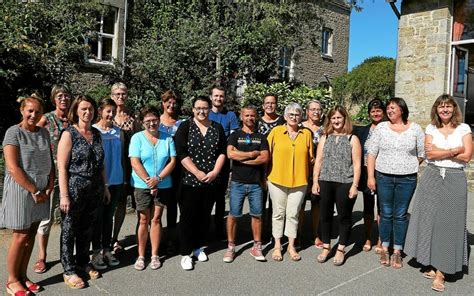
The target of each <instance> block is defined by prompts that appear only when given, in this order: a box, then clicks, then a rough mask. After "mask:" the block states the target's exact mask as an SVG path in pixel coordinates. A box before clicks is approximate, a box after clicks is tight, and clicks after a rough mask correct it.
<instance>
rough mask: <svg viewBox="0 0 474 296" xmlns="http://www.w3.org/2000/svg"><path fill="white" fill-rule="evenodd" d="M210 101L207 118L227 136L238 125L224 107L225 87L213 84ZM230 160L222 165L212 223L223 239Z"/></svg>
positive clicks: (230, 112) (217, 234) (235, 117)
mask: <svg viewBox="0 0 474 296" xmlns="http://www.w3.org/2000/svg"><path fill="white" fill-rule="evenodd" d="M209 97H210V99H211V102H212V108H211V111H210V112H209V119H210V120H212V121H215V122H217V123H220V124H221V125H222V127H223V128H224V132H225V135H226V137H227V138H229V135H230V134H231V133H233V132H234V131H236V130H237V129H238V128H239V127H240V125H239V120H238V119H237V116H236V115H235V113H234V112H232V111H227V110H226V109H225V108H224V104H225V99H226V98H225V89H224V88H223V87H222V86H220V85H213V86H212V88H211V91H210V94H209ZM229 171H230V161H229V159H227V158H226V162H225V164H224V167H223V168H222V170H221V172H220V176H221V183H220V184H219V185H218V189H217V194H216V196H215V200H214V201H215V203H216V211H215V214H214V225H215V231H216V237H217V238H222V239H225V234H224V212H225V194H226V192H227V184H228V183H229Z"/></svg>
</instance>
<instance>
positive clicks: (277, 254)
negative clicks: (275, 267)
mask: <svg viewBox="0 0 474 296" xmlns="http://www.w3.org/2000/svg"><path fill="white" fill-rule="evenodd" d="M272 259H273V260H275V261H277V262H280V261H282V260H283V256H282V255H281V249H280V248H274V249H273V252H272Z"/></svg>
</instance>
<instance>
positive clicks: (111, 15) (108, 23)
mask: <svg viewBox="0 0 474 296" xmlns="http://www.w3.org/2000/svg"><path fill="white" fill-rule="evenodd" d="M114 29H115V9H110V11H109V12H108V14H107V15H104V25H103V31H102V32H103V33H107V34H114Z"/></svg>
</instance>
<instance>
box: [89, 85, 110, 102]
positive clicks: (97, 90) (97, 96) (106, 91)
mask: <svg viewBox="0 0 474 296" xmlns="http://www.w3.org/2000/svg"><path fill="white" fill-rule="evenodd" d="M86 95H88V96H89V97H91V98H93V99H94V100H95V101H96V102H99V101H100V100H102V99H103V98H106V97H110V86H108V85H104V84H98V85H97V86H96V87H94V88H92V89H90V90H89V91H87V93H86Z"/></svg>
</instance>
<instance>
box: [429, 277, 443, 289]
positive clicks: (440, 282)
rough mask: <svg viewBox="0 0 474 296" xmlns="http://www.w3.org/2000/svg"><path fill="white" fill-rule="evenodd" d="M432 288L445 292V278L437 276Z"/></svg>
mask: <svg viewBox="0 0 474 296" xmlns="http://www.w3.org/2000/svg"><path fill="white" fill-rule="evenodd" d="M431 289H433V290H435V291H436V292H444V290H445V289H446V285H445V284H444V278H441V279H439V278H435V280H434V281H433V283H432V284H431Z"/></svg>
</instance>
